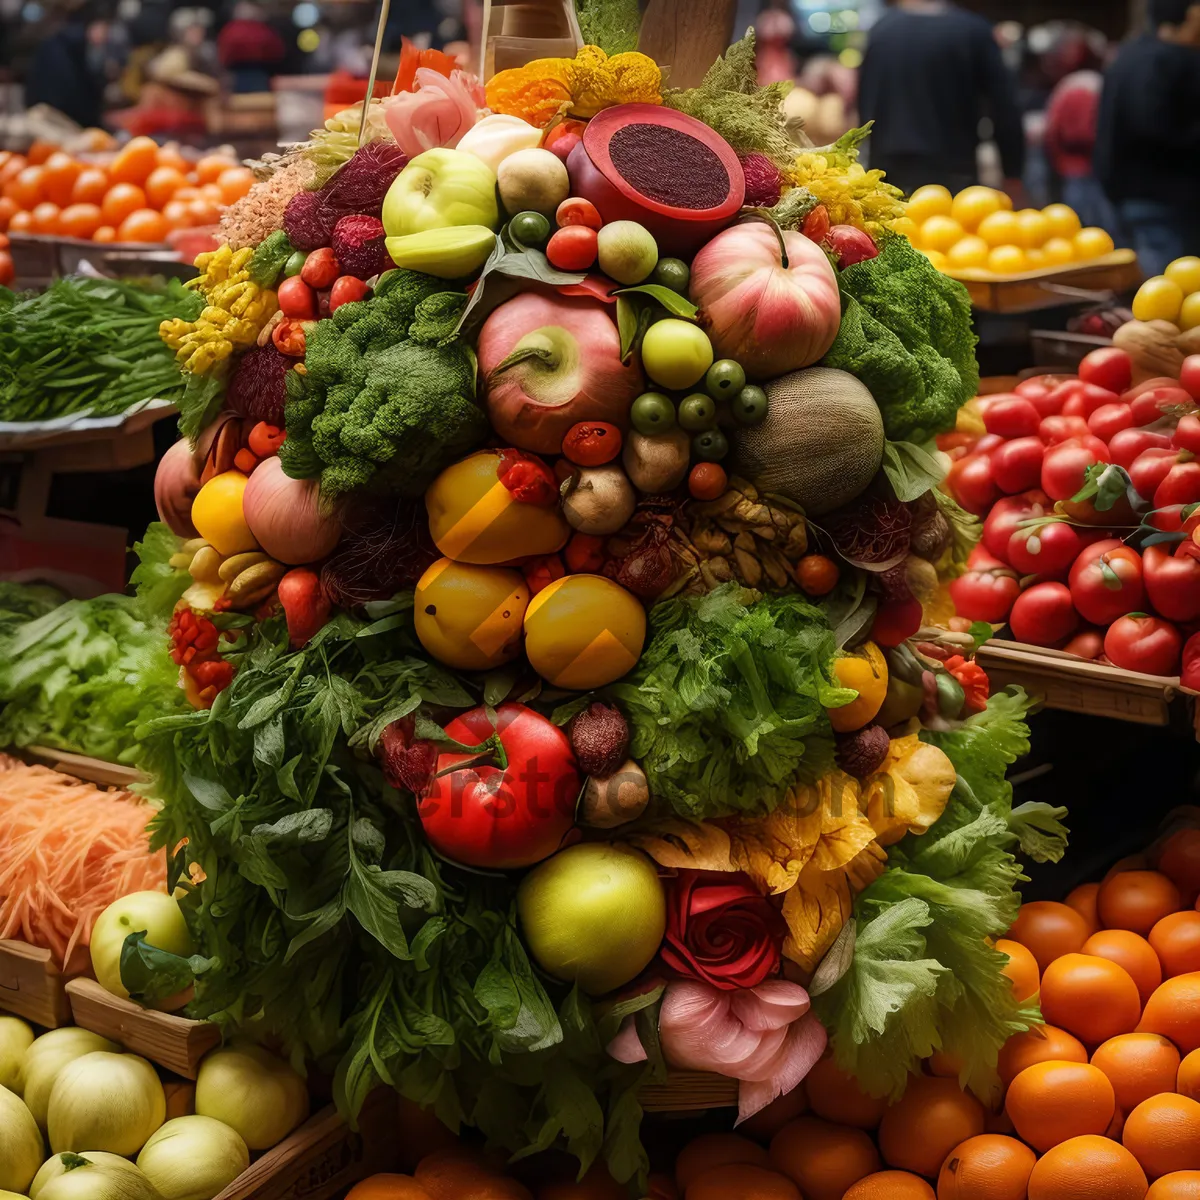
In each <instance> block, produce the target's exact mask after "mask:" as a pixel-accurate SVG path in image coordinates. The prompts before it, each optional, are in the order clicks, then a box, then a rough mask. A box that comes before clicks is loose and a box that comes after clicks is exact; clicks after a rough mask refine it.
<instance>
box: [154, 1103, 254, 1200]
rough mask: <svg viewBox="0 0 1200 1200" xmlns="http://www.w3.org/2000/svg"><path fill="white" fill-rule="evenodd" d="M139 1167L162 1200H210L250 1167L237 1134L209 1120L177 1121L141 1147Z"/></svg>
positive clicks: (217, 1122)
mask: <svg viewBox="0 0 1200 1200" xmlns="http://www.w3.org/2000/svg"><path fill="white" fill-rule="evenodd" d="M137 1165H138V1167H139V1168H140V1169H141V1170H142V1171H143V1172H144V1173H145V1175H146V1178H147V1179H149V1180H150V1182H151V1183H152V1184H153V1185H154V1186H155V1188H157V1189H158V1192H159V1195H161V1196H162V1197H163V1198H164V1200H212V1198H213V1197H214V1196H215V1195H216V1194H217V1193H218V1192H222V1191H224V1190H225V1188H227V1187H228V1186H229V1185H230V1184H231V1183H232V1182H233V1181H234V1180H235V1179H236V1178H237V1177H238V1176H239V1175H240V1174H241V1173H242V1172H243V1171H244V1170H245V1169H246V1168H247V1167H248V1166H249V1165H250V1151H249V1150H247V1149H246V1143H245V1142H244V1141H243V1140H242V1136H241V1134H239V1133H237V1132H236V1131H235V1130H233V1129H230V1128H229V1126H228V1125H225V1124H223V1123H222V1122H221V1121H216V1120H214V1119H213V1118H212V1117H202V1116H192V1117H177V1118H176V1119H175V1120H174V1121H168V1122H167V1123H166V1124H165V1125H164V1126H162V1128H161V1129H159V1131H158V1132H157V1133H155V1134H154V1135H153V1136H152V1137H151V1138H150V1140H149V1141H148V1142H147V1143H146V1144H145V1145H144V1146H143V1147H142V1152H141V1154H139V1155H138V1158H137Z"/></svg>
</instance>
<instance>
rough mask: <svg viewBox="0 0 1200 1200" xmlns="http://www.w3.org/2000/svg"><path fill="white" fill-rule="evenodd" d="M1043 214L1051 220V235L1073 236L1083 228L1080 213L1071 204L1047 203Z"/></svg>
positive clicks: (1059, 236) (1058, 236)
mask: <svg viewBox="0 0 1200 1200" xmlns="http://www.w3.org/2000/svg"><path fill="white" fill-rule="evenodd" d="M1042 216H1043V217H1045V218H1046V220H1047V221H1049V222H1050V236H1051V237H1057V238H1073V237H1074V236H1075V235H1076V234H1077V233H1078V232H1079V231H1080V230H1081V229H1082V228H1083V222H1082V221H1080V219H1079V214H1078V213H1077V212H1076V211H1075V210H1074V209H1073V208H1072V207H1071V206H1070V205H1069V204H1047V205H1046V207H1045V208H1043V209H1042Z"/></svg>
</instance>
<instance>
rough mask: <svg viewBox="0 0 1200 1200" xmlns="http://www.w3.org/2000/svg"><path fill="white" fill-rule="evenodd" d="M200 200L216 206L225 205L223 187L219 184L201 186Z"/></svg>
mask: <svg viewBox="0 0 1200 1200" xmlns="http://www.w3.org/2000/svg"><path fill="white" fill-rule="evenodd" d="M200 198H201V199H202V200H211V201H212V202H213V203H214V204H224V203H225V197H224V196H223V195H222V194H221V185H220V184H219V183H202V184H201V185H200Z"/></svg>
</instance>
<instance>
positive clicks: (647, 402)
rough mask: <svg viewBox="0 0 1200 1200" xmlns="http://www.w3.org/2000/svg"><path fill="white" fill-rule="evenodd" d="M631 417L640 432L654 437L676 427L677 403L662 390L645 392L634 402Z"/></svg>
mask: <svg viewBox="0 0 1200 1200" xmlns="http://www.w3.org/2000/svg"><path fill="white" fill-rule="evenodd" d="M629 419H630V420H631V421H632V422H633V427H634V429H636V430H637V431H638V433H642V434H645V435H646V436H647V437H653V436H654V434H656V433H666V432H667V430H668V429H674V428H675V405H674V404H672V403H671V401H670V398H669V397H667V396H664V395H663V394H662V392H643V393H642V394H641V395H640V396H639V397H638V398H637V399H636V400H635V401H634V402H633V408H631V409H630V410H629Z"/></svg>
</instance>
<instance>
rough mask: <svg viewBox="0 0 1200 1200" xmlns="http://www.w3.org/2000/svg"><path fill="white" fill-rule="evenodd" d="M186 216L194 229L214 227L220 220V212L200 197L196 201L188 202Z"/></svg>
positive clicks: (212, 204) (215, 206)
mask: <svg viewBox="0 0 1200 1200" xmlns="http://www.w3.org/2000/svg"><path fill="white" fill-rule="evenodd" d="M188 216H189V219H190V220H191V222H192V224H193V225H194V226H196V227H199V226H201V225H215V224H216V223H217V222H218V221H219V220H220V219H221V210H220V209H219V208H218V207H217V205H215V204H214V203H213V202H212V201H211V200H206V199H205V198H204V197H203V196H201V197H200V198H199V199H198V200H189V201H188Z"/></svg>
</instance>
